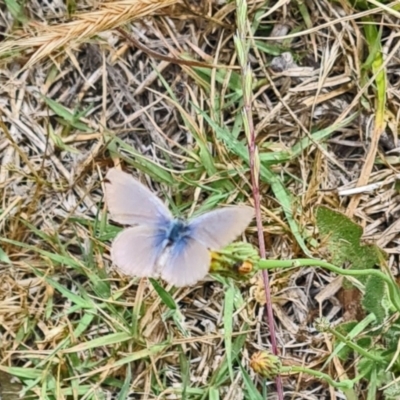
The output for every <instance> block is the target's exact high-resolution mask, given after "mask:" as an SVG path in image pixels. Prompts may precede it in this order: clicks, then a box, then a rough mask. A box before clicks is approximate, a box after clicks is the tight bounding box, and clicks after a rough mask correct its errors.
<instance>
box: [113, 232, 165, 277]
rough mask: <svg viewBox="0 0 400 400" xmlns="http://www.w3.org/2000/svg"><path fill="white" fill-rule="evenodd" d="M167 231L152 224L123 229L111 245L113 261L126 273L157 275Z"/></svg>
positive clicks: (132, 274) (131, 274)
mask: <svg viewBox="0 0 400 400" xmlns="http://www.w3.org/2000/svg"><path fill="white" fill-rule="evenodd" d="M164 237H165V233H162V232H160V231H159V230H157V229H155V228H153V227H151V226H134V227H133V228H128V229H125V230H123V231H122V232H121V233H120V234H119V235H118V236H117V237H116V238H115V240H114V242H113V243H112V245H111V259H112V261H113V263H114V264H115V265H116V266H117V267H118V268H119V269H120V270H121V271H122V272H123V273H124V274H126V275H130V276H139V277H145V276H156V275H157V265H156V264H157V260H158V258H159V257H160V256H161V254H162V252H163V250H164V247H165V245H164Z"/></svg>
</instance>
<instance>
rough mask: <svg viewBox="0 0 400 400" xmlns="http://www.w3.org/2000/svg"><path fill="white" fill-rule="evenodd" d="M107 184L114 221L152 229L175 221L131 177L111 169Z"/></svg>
mask: <svg viewBox="0 0 400 400" xmlns="http://www.w3.org/2000/svg"><path fill="white" fill-rule="evenodd" d="M106 180H107V182H106V183H105V188H106V191H105V197H106V203H107V207H108V209H109V211H110V214H111V217H112V219H113V220H114V221H116V222H119V223H120V224H125V225H135V224H147V225H149V224H163V223H168V222H169V221H170V220H171V219H172V215H171V213H170V211H169V210H168V208H167V207H166V206H165V204H164V203H163V202H162V201H161V200H160V199H159V198H158V197H157V196H156V195H155V194H154V193H152V192H151V191H150V190H149V189H147V187H146V186H144V185H142V184H141V183H140V182H139V181H137V180H136V179H135V178H133V177H132V176H131V175H129V174H127V173H125V172H122V171H120V170H118V169H116V168H111V169H110V170H109V171H108V172H107V175H106Z"/></svg>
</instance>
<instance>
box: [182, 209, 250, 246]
mask: <svg viewBox="0 0 400 400" xmlns="http://www.w3.org/2000/svg"><path fill="white" fill-rule="evenodd" d="M253 218H254V209H253V208H251V207H247V206H235V207H226V208H219V209H217V210H214V211H210V212H208V213H206V214H203V215H200V216H199V217H197V218H195V219H193V220H192V221H191V222H190V224H189V226H190V227H191V228H192V237H193V238H194V239H195V240H197V241H199V242H200V243H202V244H203V245H204V246H206V247H208V248H210V249H214V250H218V249H221V248H222V247H225V246H227V245H228V244H229V243H230V242H232V241H233V240H234V239H236V238H237V237H238V236H239V235H240V234H241V233H243V231H244V230H245V229H246V228H247V226H248V225H249V223H250V222H251V220H252V219H253Z"/></svg>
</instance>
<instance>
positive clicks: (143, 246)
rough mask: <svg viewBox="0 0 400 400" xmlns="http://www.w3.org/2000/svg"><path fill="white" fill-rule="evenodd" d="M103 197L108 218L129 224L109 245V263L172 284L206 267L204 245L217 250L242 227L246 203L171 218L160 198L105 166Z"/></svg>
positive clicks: (200, 274) (196, 276)
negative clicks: (195, 216) (104, 196)
mask: <svg viewBox="0 0 400 400" xmlns="http://www.w3.org/2000/svg"><path fill="white" fill-rule="evenodd" d="M106 179H107V180H108V182H106V185H105V186H106V202H107V206H108V208H109V211H110V213H111V217H112V219H114V220H115V221H116V222H119V223H121V224H125V225H134V226H132V227H131V228H128V229H126V230H124V231H122V232H121V233H120V234H119V235H118V236H117V237H116V239H115V240H114V242H113V244H112V247H111V258H112V260H113V262H114V263H115V264H116V265H117V266H118V267H119V269H120V270H122V271H123V272H124V273H126V274H127V275H135V276H139V277H146V276H147V277H158V276H161V277H162V278H163V279H164V280H165V281H167V282H169V283H172V284H174V285H175V286H185V285H192V284H194V283H196V282H197V281H199V280H201V279H203V278H204V277H205V276H206V275H207V272H208V268H209V264H210V254H209V251H208V249H214V250H218V249H220V248H222V247H224V246H226V245H227V244H229V243H230V242H231V241H232V240H234V239H235V238H236V237H237V236H238V235H239V234H240V233H242V231H243V230H244V229H245V228H246V227H247V225H248V224H249V223H250V221H251V220H252V218H253V215H254V211H253V209H252V208H250V207H247V206H235V207H225V208H220V209H216V210H214V211H211V212H208V213H205V214H202V215H200V216H199V217H197V218H194V219H192V220H190V221H186V220H182V219H179V218H174V217H173V216H172V214H171V213H170V211H169V210H168V208H167V207H166V206H165V205H164V203H163V202H162V201H161V200H160V199H159V198H158V197H157V196H155V195H154V194H153V193H152V192H151V191H150V190H149V189H147V188H146V187H145V186H144V185H142V184H141V183H140V182H139V181H137V180H136V179H134V178H133V177H132V176H130V175H128V174H126V173H125V172H122V171H119V170H117V169H115V168H113V169H110V170H109V171H108V173H107V176H106Z"/></svg>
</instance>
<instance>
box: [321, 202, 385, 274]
mask: <svg viewBox="0 0 400 400" xmlns="http://www.w3.org/2000/svg"><path fill="white" fill-rule="evenodd" d="M317 226H318V229H319V232H320V234H321V236H322V237H323V241H324V243H326V245H327V247H328V249H329V251H330V253H331V257H332V263H333V264H336V265H343V264H345V263H350V264H351V265H350V268H352V269H368V268H374V266H375V265H377V264H379V263H380V261H381V260H382V258H383V252H382V251H381V250H380V249H379V247H377V246H375V245H363V244H361V241H360V240H361V236H362V234H363V230H362V228H361V226H359V225H358V224H356V223H355V222H353V221H351V220H350V219H349V218H348V217H346V216H345V215H343V214H342V213H340V212H338V211H334V210H331V209H329V208H327V207H322V206H321V207H318V209H317Z"/></svg>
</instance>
